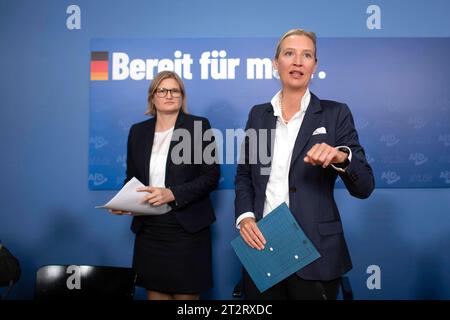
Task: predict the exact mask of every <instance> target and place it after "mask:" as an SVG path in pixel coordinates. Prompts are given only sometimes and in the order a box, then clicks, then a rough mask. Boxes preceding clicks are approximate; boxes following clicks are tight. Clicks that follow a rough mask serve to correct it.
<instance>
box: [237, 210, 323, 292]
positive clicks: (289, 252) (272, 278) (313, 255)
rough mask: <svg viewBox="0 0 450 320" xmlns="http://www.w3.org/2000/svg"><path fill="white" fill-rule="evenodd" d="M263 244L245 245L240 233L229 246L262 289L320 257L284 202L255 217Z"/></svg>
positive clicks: (261, 290) (260, 289)
mask: <svg viewBox="0 0 450 320" xmlns="http://www.w3.org/2000/svg"><path fill="white" fill-rule="evenodd" d="M257 225H258V228H259V229H260V230H261V232H262V234H263V235H264V238H265V239H266V244H265V247H264V249H263V250H257V249H253V248H251V247H250V246H249V245H247V244H246V243H245V242H244V240H243V239H242V237H241V236H240V235H239V236H238V237H237V238H235V239H234V240H233V241H231V246H232V247H233V249H234V251H235V252H236V254H237V256H238V257H239V260H240V261H241V263H242V265H243V266H244V268H245V269H246V270H247V272H248V274H249V275H250V277H251V278H252V280H253V282H254V283H255V284H256V286H257V287H258V289H259V291H260V292H263V291H265V290H267V289H269V288H270V287H272V286H273V285H275V284H277V283H278V282H280V281H281V280H283V279H285V278H287V277H288V276H290V275H291V274H293V273H294V272H296V271H298V270H300V269H302V268H303V267H305V266H306V265H308V264H310V263H311V262H313V261H314V260H316V259H318V258H319V257H320V254H319V252H318V251H317V250H316V248H315V247H314V245H313V244H312V242H311V241H310V240H309V239H308V237H307V236H306V235H305V233H304V232H303V230H302V228H301V227H300V226H299V225H298V223H297V221H296V220H295V218H294V216H293V215H292V213H291V211H290V210H289V208H288V206H287V205H286V203H282V204H281V205H279V206H278V207H277V208H275V209H274V210H273V211H272V212H270V213H269V214H268V215H267V216H265V217H264V218H263V219H261V220H260V221H258V223H257Z"/></svg>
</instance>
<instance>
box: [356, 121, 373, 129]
mask: <svg viewBox="0 0 450 320" xmlns="http://www.w3.org/2000/svg"><path fill="white" fill-rule="evenodd" d="M368 126H370V122H369V121H368V120H367V119H361V120H359V121H358V123H357V124H356V129H357V130H358V131H359V130H361V129H365V128H367V127H368Z"/></svg>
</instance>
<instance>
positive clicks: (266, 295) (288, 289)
mask: <svg viewBox="0 0 450 320" xmlns="http://www.w3.org/2000/svg"><path fill="white" fill-rule="evenodd" d="M243 273H244V283H243V285H244V297H245V299H247V300H336V298H337V295H338V290H339V284H340V280H341V279H340V278H338V279H335V280H331V281H312V280H304V279H302V278H300V277H299V276H297V275H296V274H295V273H294V274H292V275H290V276H289V277H287V278H286V279H284V280H283V281H281V282H279V283H277V284H276V285H274V286H273V287H271V288H269V289H267V290H266V291H264V292H262V293H261V292H259V290H258V288H257V287H256V285H255V284H254V282H253V281H252V279H251V278H250V276H249V275H248V273H247V271H245V270H244V272H243Z"/></svg>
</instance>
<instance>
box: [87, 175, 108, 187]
mask: <svg viewBox="0 0 450 320" xmlns="http://www.w3.org/2000/svg"><path fill="white" fill-rule="evenodd" d="M88 181H89V182H92V184H93V185H94V186H95V187H98V186H101V185H102V184H104V183H105V182H106V181H108V178H106V177H105V176H103V174H101V173H91V174H90V175H89V178H88Z"/></svg>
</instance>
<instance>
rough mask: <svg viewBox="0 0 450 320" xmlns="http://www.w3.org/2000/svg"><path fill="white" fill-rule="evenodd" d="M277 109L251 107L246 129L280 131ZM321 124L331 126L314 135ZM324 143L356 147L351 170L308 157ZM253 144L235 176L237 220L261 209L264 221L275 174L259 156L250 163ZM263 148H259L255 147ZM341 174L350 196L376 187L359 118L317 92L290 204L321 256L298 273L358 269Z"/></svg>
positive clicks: (302, 135)
mask: <svg viewBox="0 0 450 320" xmlns="http://www.w3.org/2000/svg"><path fill="white" fill-rule="evenodd" d="M273 111H274V110H273V107H272V105H271V104H270V103H266V104H262V105H257V106H254V107H253V108H252V109H251V111H250V114H249V117H248V121H247V125H246V130H247V129H250V128H252V129H257V130H258V129H269V130H270V129H275V128H276V121H277V118H276V117H275V116H274V114H273ZM320 127H325V128H326V134H316V135H313V132H314V130H315V129H317V128H320ZM269 136H270V135H269ZM258 139H260V136H259V135H258ZM271 140H272V139H268V142H267V148H268V150H269V156H270V155H271V152H272V150H273V141H272V143H271ZM322 142H325V143H327V144H329V145H331V146H342V145H343V146H348V147H349V148H350V149H351V150H352V160H351V162H350V164H349V166H348V167H347V169H346V171H345V173H340V172H338V171H336V170H335V169H333V168H332V167H331V166H329V167H328V168H326V169H324V168H322V167H321V166H312V165H310V164H307V163H305V162H304V161H303V158H304V157H305V156H306V153H307V152H308V151H309V150H310V149H311V148H312V146H313V145H314V144H316V143H322ZM248 143H249V142H248V140H247V139H245V140H244V145H243V147H244V148H245V149H244V151H243V152H242V156H244V157H245V159H243V160H245V161H241V162H243V163H242V164H239V165H238V168H237V173H236V177H235V184H236V198H235V215H236V218H237V217H239V216H240V215H241V214H242V213H244V212H248V211H251V212H254V213H255V216H256V220H260V219H261V218H262V214H263V209H264V201H265V192H266V187H267V183H268V181H269V175H262V174H261V169H262V168H269V170H270V163H269V164H267V165H264V164H262V163H261V161H260V159H259V158H258V161H257V163H256V164H249V162H248V158H249V145H248ZM258 146H259V140H258ZM258 146H255V147H256V149H255V150H257V148H258ZM250 150H251V149H250ZM338 174H339V176H340V177H341V178H342V180H343V182H344V184H345V186H346V188H347V189H348V191H349V192H350V194H351V195H353V196H355V197H357V198H367V197H368V196H369V195H370V194H371V192H372V191H373V189H374V187H375V181H374V177H373V173H372V169H371V167H370V166H369V164H368V163H367V160H366V158H365V154H364V150H363V148H362V147H361V145H360V144H359V141H358V134H357V132H356V130H355V125H354V121H353V117H352V114H351V112H350V110H349V108H348V107H347V105H346V104H342V103H338V102H335V101H328V100H319V99H318V98H317V97H316V96H315V95H314V94H311V101H310V104H309V106H308V109H307V111H306V114H305V117H304V119H303V123H302V126H301V128H300V131H299V133H298V136H297V139H296V141H295V145H294V150H293V153H292V159H291V164H290V170H289V208H290V210H291V211H292V213H293V215H294V217H295V218H296V220H297V221H298V223H299V225H300V226H301V227H302V228H303V230H304V231H305V233H306V235H307V236H308V237H309V238H310V240H311V241H312V242H313V243H314V245H315V246H316V248H317V250H318V251H319V252H320V254H321V257H320V258H319V259H317V260H316V261H314V262H313V263H311V264H309V265H308V266H306V267H305V268H303V269H301V270H300V271H298V272H297V274H298V275H299V276H300V277H301V278H303V279H307V280H321V281H327V280H332V279H336V278H338V277H340V276H341V275H342V274H343V273H345V272H347V271H349V270H350V269H351V268H352V263H351V259H350V255H349V252H348V248H347V245H346V242H345V239H344V233H343V228H342V223H341V218H340V215H339V211H338V208H337V206H336V202H335V199H334V195H333V189H334V184H335V181H336V178H337V175H338Z"/></svg>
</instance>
